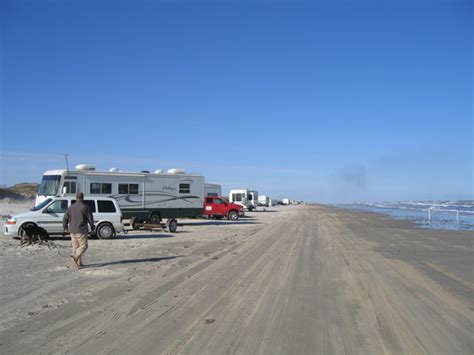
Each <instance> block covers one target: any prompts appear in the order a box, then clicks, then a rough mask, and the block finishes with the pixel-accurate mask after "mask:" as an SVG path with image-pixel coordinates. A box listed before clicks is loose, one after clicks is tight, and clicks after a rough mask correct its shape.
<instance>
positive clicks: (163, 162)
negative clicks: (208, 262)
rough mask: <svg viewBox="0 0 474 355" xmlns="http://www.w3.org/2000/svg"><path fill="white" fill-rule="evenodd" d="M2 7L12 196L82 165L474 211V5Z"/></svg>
mask: <svg viewBox="0 0 474 355" xmlns="http://www.w3.org/2000/svg"><path fill="white" fill-rule="evenodd" d="M355 3H357V4H355ZM2 4H3V5H1V6H2V8H1V9H0V13H1V15H0V16H1V18H0V22H1V23H2V27H1V31H2V41H1V47H0V53H1V57H0V60H1V72H0V74H1V88H0V90H1V92H0V93H1V103H0V104H1V126H0V128H1V133H0V144H1V146H0V150H1V152H0V184H6V185H11V184H14V183H17V182H22V181H39V180H40V179H41V174H42V172H43V171H44V170H47V169H51V168H58V167H63V166H64V158H63V156H62V154H63V153H68V154H69V156H70V162H71V165H75V164H79V163H84V162H87V163H95V164H96V165H97V166H98V168H101V169H108V168H111V167H119V168H121V169H123V170H143V169H147V170H155V169H158V168H164V169H167V168H172V167H181V168H185V169H186V170H188V171H192V172H197V173H201V174H203V175H205V176H206V180H207V181H209V182H215V183H221V184H222V185H223V187H224V190H227V189H229V188H232V187H235V188H237V187H241V186H243V187H252V188H255V189H258V190H259V191H260V193H263V194H268V195H270V196H274V197H278V198H282V197H291V198H298V199H304V200H307V201H320V202H350V201H379V200H407V199H429V198H432V199H459V198H463V199H472V198H474V197H473V185H472V181H473V164H474V162H473V143H472V142H473V122H472V121H473V117H472V113H473V112H472V110H473V107H472V102H473V93H472V83H473V73H472V59H473V58H472V40H473V38H472V29H473V27H472V26H473V23H472V5H471V2H470V1H461V0H451V1H448V0H439V1H437V0H431V1H428V0H426V1H424V0H423V1H422V0H418V1H416V0H413V1H404V0H402V1H375V0H374V1H358V2H351V1H312V2H305V1H296V2H293V1H291V2H290V1H220V2H215V1H173V2H172V1H85V0H84V1H72V0H70V1H59V0H58V1H41V0H39V1H21V0H16V1H13V0H10V1H6V2H2Z"/></svg>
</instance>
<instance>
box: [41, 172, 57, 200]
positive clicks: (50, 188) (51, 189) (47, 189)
mask: <svg viewBox="0 0 474 355" xmlns="http://www.w3.org/2000/svg"><path fill="white" fill-rule="evenodd" d="M60 181H61V176H60V175H43V180H42V181H41V185H40V186H39V188H38V195H44V196H54V195H56V193H57V192H58V188H59V182H60Z"/></svg>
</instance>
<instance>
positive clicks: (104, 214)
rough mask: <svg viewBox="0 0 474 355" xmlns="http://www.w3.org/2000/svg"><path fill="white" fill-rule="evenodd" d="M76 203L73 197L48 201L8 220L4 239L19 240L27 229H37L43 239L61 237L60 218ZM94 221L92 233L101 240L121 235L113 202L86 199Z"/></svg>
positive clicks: (115, 204) (122, 228)
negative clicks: (28, 226) (17, 237)
mask: <svg viewBox="0 0 474 355" xmlns="http://www.w3.org/2000/svg"><path fill="white" fill-rule="evenodd" d="M75 202H76V199H75V197H72V196H68V197H48V198H47V199H46V200H44V201H43V202H41V203H40V204H39V205H36V206H35V207H33V208H32V209H31V210H30V211H29V212H25V213H20V214H17V215H15V216H12V217H10V218H9V219H7V221H6V223H5V230H4V233H5V235H12V236H21V233H23V228H24V227H25V226H27V225H33V226H35V227H38V228H39V230H40V231H41V232H42V234H44V235H45V236H46V237H47V236H48V235H50V234H51V235H54V234H62V233H63V217H64V213H66V211H67V209H68V208H69V207H70V206H71V205H72V204H73V203H75ZM84 203H85V204H87V205H88V206H89V208H90V209H91V212H92V216H93V218H94V225H95V231H94V233H95V234H96V235H97V237H98V238H100V239H109V238H112V237H114V236H115V235H116V234H117V233H122V232H123V230H124V226H123V224H122V211H121V210H120V207H119V206H118V204H117V201H115V200H114V199H113V198H109V197H91V196H85V197H84Z"/></svg>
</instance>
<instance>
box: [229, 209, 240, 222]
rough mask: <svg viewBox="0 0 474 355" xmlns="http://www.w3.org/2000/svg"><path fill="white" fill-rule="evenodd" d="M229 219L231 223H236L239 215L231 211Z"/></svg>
mask: <svg viewBox="0 0 474 355" xmlns="http://www.w3.org/2000/svg"><path fill="white" fill-rule="evenodd" d="M228 218H229V221H236V220H238V219H239V214H238V213H237V211H230V212H229V216H228Z"/></svg>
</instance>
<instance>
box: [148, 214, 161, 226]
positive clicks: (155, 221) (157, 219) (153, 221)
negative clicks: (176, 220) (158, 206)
mask: <svg viewBox="0 0 474 355" xmlns="http://www.w3.org/2000/svg"><path fill="white" fill-rule="evenodd" d="M160 222H161V217H160V214H159V213H157V212H153V213H152V214H151V216H150V223H151V224H159V223H160Z"/></svg>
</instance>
